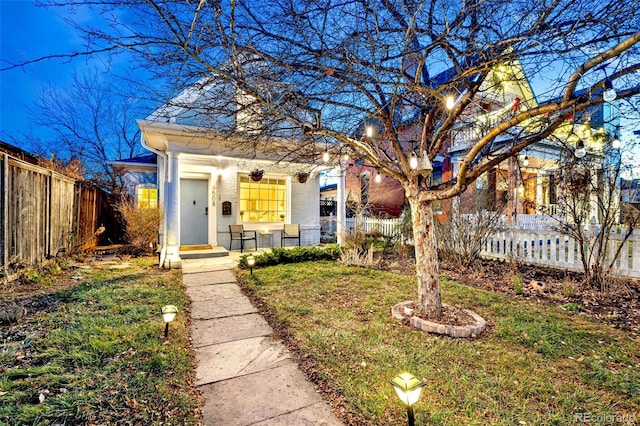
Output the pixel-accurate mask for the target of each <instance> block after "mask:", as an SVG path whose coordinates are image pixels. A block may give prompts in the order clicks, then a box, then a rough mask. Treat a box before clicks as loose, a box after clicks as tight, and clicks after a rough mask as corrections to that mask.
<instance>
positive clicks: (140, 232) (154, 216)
mask: <svg viewBox="0 0 640 426" xmlns="http://www.w3.org/2000/svg"><path fill="white" fill-rule="evenodd" d="M116 208H117V209H118V210H119V211H120V212H121V213H122V218H123V219H124V222H125V231H126V234H127V238H128V240H129V244H130V247H129V248H130V249H131V251H133V252H134V253H137V254H139V253H150V252H152V251H153V249H154V247H155V243H156V242H157V240H158V229H159V228H160V222H161V221H162V211H161V210H160V209H159V208H136V207H135V206H134V205H133V204H132V203H131V202H129V201H128V200H123V201H121V202H119V203H118V204H117V206H116Z"/></svg>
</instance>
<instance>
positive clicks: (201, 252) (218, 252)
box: [180, 246, 229, 259]
mask: <svg viewBox="0 0 640 426" xmlns="http://www.w3.org/2000/svg"><path fill="white" fill-rule="evenodd" d="M224 256H229V251H228V250H227V249H225V248H224V247H222V246H216V247H209V248H196V249H195V250H194V249H193V248H191V247H189V248H188V249H187V250H185V247H180V257H181V258H182V259H208V258H211V257H224Z"/></svg>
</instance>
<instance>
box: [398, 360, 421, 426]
mask: <svg viewBox="0 0 640 426" xmlns="http://www.w3.org/2000/svg"><path fill="white" fill-rule="evenodd" d="M391 384H392V385H393V387H394V389H395V390H396V394H398V398H400V401H402V403H403V404H404V405H406V406H407V420H408V424H409V426H414V425H415V418H414V414H413V405H414V404H415V403H416V402H418V399H420V392H422V387H423V386H425V385H426V383H424V382H423V381H422V380H420V379H418V378H417V377H416V376H414V375H413V374H410V373H402V374H399V375H397V376H396V377H394V378H393V379H392V380H391Z"/></svg>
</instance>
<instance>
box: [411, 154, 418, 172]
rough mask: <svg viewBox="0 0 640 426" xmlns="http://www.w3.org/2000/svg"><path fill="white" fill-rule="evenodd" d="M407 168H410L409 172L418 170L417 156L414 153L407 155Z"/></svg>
mask: <svg viewBox="0 0 640 426" xmlns="http://www.w3.org/2000/svg"><path fill="white" fill-rule="evenodd" d="M409 167H411V170H415V169H417V168H418V155H417V154H416V153H415V151H414V152H411V154H409Z"/></svg>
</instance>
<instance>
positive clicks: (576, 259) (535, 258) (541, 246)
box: [480, 229, 640, 278]
mask: <svg viewBox="0 0 640 426" xmlns="http://www.w3.org/2000/svg"><path fill="white" fill-rule="evenodd" d="M620 244H624V245H623V247H622V249H621V250H620V256H619V258H618V259H616V261H615V263H614V265H613V269H612V271H611V272H612V273H613V274H615V275H618V276H622V277H629V278H640V230H635V231H634V232H633V234H632V235H631V237H629V239H628V240H627V241H625V242H622V234H620V233H614V232H612V233H611V235H610V236H609V242H608V245H607V248H606V253H607V255H606V263H607V264H609V263H610V262H611V257H612V256H613V255H614V253H616V252H617V249H618V248H619V247H620ZM480 256H482V257H484V258H488V259H505V260H509V259H517V260H519V261H522V262H525V263H528V264H533V265H542V266H551V267H554V268H562V269H569V270H574V271H580V270H582V268H583V266H582V262H581V260H580V247H579V243H578V242H576V241H575V240H574V239H573V238H571V237H568V236H566V235H563V234H561V233H559V232H555V231H553V230H528V229H508V230H505V231H501V232H497V233H495V234H494V235H492V236H491V237H490V238H489V240H488V241H487V243H486V244H485V246H484V247H483V249H482V250H481V252H480Z"/></svg>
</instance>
